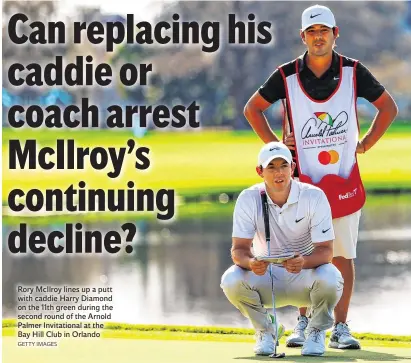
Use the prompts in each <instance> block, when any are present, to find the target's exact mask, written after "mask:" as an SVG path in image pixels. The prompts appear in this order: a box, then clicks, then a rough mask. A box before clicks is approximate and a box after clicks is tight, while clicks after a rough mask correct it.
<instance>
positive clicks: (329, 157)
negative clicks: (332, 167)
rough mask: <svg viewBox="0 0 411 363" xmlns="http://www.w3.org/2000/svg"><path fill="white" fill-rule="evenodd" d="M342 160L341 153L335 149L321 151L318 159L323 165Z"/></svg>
mask: <svg viewBox="0 0 411 363" xmlns="http://www.w3.org/2000/svg"><path fill="white" fill-rule="evenodd" d="M338 160H340V155H339V154H338V153H337V152H336V151H335V150H330V151H321V152H320V153H319V154H318V161H319V162H320V163H321V164H322V165H328V164H335V163H337V162H338Z"/></svg>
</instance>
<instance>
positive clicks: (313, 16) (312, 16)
mask: <svg viewBox="0 0 411 363" xmlns="http://www.w3.org/2000/svg"><path fill="white" fill-rule="evenodd" d="M321 14H322V13H321ZM321 14H317V15H313V14H311V15H310V19H312V18H315V17H316V16H319V15H321Z"/></svg>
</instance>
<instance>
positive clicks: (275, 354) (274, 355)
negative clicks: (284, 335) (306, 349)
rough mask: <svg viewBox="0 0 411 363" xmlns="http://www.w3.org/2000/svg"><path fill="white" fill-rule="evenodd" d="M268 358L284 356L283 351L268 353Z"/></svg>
mask: <svg viewBox="0 0 411 363" xmlns="http://www.w3.org/2000/svg"><path fill="white" fill-rule="evenodd" d="M269 357H270V358H284V357H285V353H273V354H271V355H269Z"/></svg>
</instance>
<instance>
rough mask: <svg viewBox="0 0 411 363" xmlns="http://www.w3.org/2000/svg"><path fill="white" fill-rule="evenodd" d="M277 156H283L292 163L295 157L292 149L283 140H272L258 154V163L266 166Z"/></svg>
mask: <svg viewBox="0 0 411 363" xmlns="http://www.w3.org/2000/svg"><path fill="white" fill-rule="evenodd" d="M275 158H282V159H284V160H285V161H286V162H287V163H288V164H291V162H292V160H293V157H292V155H291V151H290V150H288V147H287V146H285V145H284V144H283V143H282V142H274V141H273V142H270V143H268V144H265V145H264V146H263V147H262V148H261V150H260V153H259V154H258V165H261V166H262V167H263V168H266V167H267V165H268V164H269V163H270V161H271V160H273V159H275Z"/></svg>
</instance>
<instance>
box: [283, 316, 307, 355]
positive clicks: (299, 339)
mask: <svg viewBox="0 0 411 363" xmlns="http://www.w3.org/2000/svg"><path fill="white" fill-rule="evenodd" d="M307 325H308V319H307V317H306V316H302V315H300V316H299V317H298V323H297V325H296V327H295V328H294V332H293V333H292V334H291V335H290V336H289V337H288V338H287V340H286V346H287V347H289V348H295V347H302V346H303V344H304V342H305V335H304V332H305V328H307Z"/></svg>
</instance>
